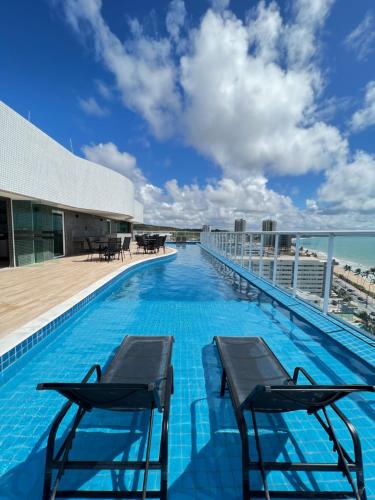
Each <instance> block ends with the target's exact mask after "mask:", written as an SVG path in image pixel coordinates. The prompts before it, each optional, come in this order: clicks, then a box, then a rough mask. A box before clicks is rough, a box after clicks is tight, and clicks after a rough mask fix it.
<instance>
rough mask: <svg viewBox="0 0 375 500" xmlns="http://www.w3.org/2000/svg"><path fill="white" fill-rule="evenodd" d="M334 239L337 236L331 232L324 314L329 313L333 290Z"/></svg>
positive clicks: (325, 281) (325, 279)
mask: <svg viewBox="0 0 375 500" xmlns="http://www.w3.org/2000/svg"><path fill="white" fill-rule="evenodd" d="M334 241H335V238H334V236H333V235H332V234H331V235H330V237H329V239H328V252H327V263H326V274H325V278H324V298H323V314H327V313H328V306H329V296H330V292H331V281H332V261H333V247H334Z"/></svg>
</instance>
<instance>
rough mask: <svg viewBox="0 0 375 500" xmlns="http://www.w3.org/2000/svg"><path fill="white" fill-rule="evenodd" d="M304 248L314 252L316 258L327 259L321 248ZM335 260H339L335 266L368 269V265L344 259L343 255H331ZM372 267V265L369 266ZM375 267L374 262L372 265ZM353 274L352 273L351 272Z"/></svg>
mask: <svg viewBox="0 0 375 500" xmlns="http://www.w3.org/2000/svg"><path fill="white" fill-rule="evenodd" d="M303 248H304V250H308V251H309V252H310V253H316V254H317V256H318V258H320V259H322V260H327V254H326V253H325V252H322V251H321V250H315V249H313V248H308V247H305V246H304V247H303ZM333 258H334V259H335V261H336V262H339V264H338V265H337V266H335V267H341V268H344V266H350V267H351V268H352V269H358V268H359V269H361V271H368V270H370V266H367V265H364V264H361V263H360V262H354V261H352V260H348V259H345V258H344V257H338V256H336V255H334V256H333ZM371 267H372V266H371ZM373 267H375V264H374V266H373ZM353 274H354V273H353ZM354 276H356V275H354Z"/></svg>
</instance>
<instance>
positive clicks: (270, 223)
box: [262, 219, 277, 247]
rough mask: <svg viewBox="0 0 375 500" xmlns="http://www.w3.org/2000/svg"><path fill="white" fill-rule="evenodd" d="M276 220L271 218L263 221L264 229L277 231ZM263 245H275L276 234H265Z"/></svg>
mask: <svg viewBox="0 0 375 500" xmlns="http://www.w3.org/2000/svg"><path fill="white" fill-rule="evenodd" d="M276 225H277V224H276V221H275V220H271V219H266V220H264V221H262V231H276ZM263 245H264V246H265V247H274V246H275V236H274V235H272V234H265V235H264V237H263Z"/></svg>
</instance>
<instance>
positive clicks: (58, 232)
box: [52, 210, 65, 257]
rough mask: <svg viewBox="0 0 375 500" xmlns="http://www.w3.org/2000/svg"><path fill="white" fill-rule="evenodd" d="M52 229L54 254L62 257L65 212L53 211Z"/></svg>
mask: <svg viewBox="0 0 375 500" xmlns="http://www.w3.org/2000/svg"><path fill="white" fill-rule="evenodd" d="M52 219H53V224H52V228H53V229H52V230H53V255H54V257H61V256H63V255H64V254H65V252H64V214H63V212H58V211H55V210H54V211H53V212H52Z"/></svg>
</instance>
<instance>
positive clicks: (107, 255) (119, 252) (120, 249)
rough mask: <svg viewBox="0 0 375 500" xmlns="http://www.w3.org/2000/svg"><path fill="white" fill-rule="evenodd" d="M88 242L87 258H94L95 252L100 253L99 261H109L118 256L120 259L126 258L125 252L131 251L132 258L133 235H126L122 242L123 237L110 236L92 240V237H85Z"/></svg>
mask: <svg viewBox="0 0 375 500" xmlns="http://www.w3.org/2000/svg"><path fill="white" fill-rule="evenodd" d="M85 239H86V243H87V260H89V257H90V260H92V259H93V256H94V255H95V254H98V257H99V261H102V260H106V261H108V262H110V261H111V259H114V258H116V257H117V258H118V260H120V257H121V260H122V261H123V260H124V254H125V253H126V252H129V255H130V258H131V256H132V254H131V250H130V242H131V237H130V236H125V237H124V239H123V241H122V242H121V238H108V239H106V240H103V239H96V240H91V239H90V238H85Z"/></svg>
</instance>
